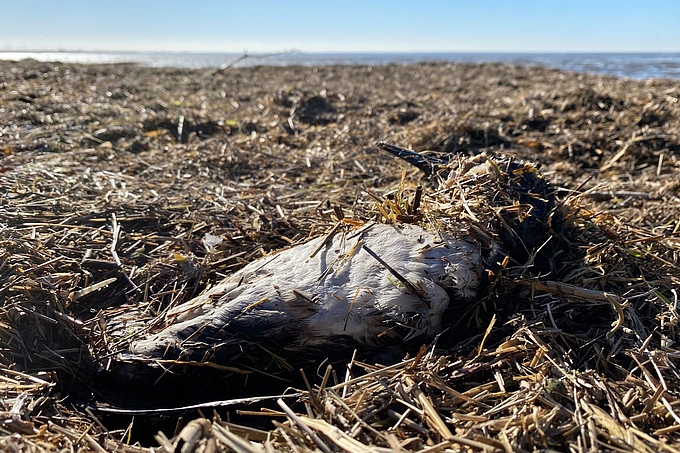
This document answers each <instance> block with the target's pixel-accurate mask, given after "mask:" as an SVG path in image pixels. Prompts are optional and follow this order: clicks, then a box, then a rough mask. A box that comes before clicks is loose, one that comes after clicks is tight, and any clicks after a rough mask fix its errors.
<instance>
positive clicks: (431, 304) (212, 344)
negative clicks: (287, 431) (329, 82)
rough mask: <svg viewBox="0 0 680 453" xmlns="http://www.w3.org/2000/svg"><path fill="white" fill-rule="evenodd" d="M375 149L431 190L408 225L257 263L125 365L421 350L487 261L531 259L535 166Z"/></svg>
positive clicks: (353, 233)
mask: <svg viewBox="0 0 680 453" xmlns="http://www.w3.org/2000/svg"><path fill="white" fill-rule="evenodd" d="M379 146H380V148H381V149H383V150H385V151H387V152H389V153H390V154H392V155H396V156H398V157H400V158H403V159H405V160H406V161H408V162H410V163H412V164H414V165H416V166H417V167H418V168H420V169H421V170H423V172H424V173H425V174H426V175H427V176H428V177H429V178H430V179H432V180H433V181H434V184H433V186H434V187H433V191H432V193H428V195H427V197H426V198H427V203H426V205H424V206H420V207H416V210H420V211H419V212H418V215H416V216H411V219H410V220H409V222H412V223H406V222H399V218H398V217H397V219H396V221H394V222H393V223H380V222H369V223H366V224H365V225H363V226H361V227H359V228H358V229H356V228H355V229H352V228H350V227H347V228H345V227H343V226H342V224H341V222H339V223H338V224H337V225H336V228H334V229H333V230H332V231H331V232H330V233H329V234H327V235H326V236H323V237H318V238H316V239H312V240H310V241H308V242H305V243H302V244H299V245H295V246H293V247H290V248H288V249H285V250H283V251H280V252H278V253H274V254H272V255H269V256H266V257H263V258H260V259H258V260H256V261H254V262H252V263H250V264H249V265H247V266H246V267H244V268H243V269H241V270H240V271H238V272H236V273H234V274H233V275H231V276H230V277H228V278H227V279H225V280H223V281H222V282H220V283H219V284H217V285H215V286H214V287H213V288H211V289H210V290H209V291H207V292H205V293H204V294H202V295H200V296H198V297H196V298H194V299H192V300H190V301H188V302H185V303H183V304H181V305H179V306H176V307H174V308H172V309H171V310H169V311H167V312H166V313H164V314H163V316H162V318H161V319H157V320H156V322H155V323H154V325H155V327H153V328H152V329H150V330H148V331H144V332H143V334H141V335H137V336H136V337H135V339H133V340H132V341H131V343H130V345H129V349H128V351H127V352H125V353H123V354H121V356H120V357H121V358H122V360H123V361H145V362H162V361H163V360H168V361H173V362H174V361H177V360H180V361H185V362H187V363H189V362H194V363H196V362H212V363H221V364H226V363H239V362H244V361H246V362H247V361H252V360H253V359H257V357H262V356H266V357H268V358H269V359H270V360H271V358H274V357H280V356H281V354H284V355H287V356H296V357H308V358H309V357H311V358H319V359H325V358H327V357H329V356H340V355H341V356H344V357H349V355H350V354H351V352H352V351H353V350H354V349H360V350H379V349H381V348H383V347H386V346H389V345H401V344H402V343H403V342H406V341H408V340H411V339H418V341H420V342H421V344H422V343H424V342H426V341H428V339H431V338H432V337H433V336H434V335H435V334H437V333H439V332H441V331H442V329H443V326H442V316H443V314H444V312H445V311H446V310H447V309H448V308H449V307H450V306H452V305H455V304H457V303H459V302H460V301H464V300H466V299H471V298H474V297H476V296H477V294H478V291H479V286H480V280H481V278H482V276H483V275H484V273H485V267H487V264H486V263H485V261H488V259H489V257H492V258H491V259H496V258H495V257H496V256H497V255H501V256H502V255H507V254H508V253H509V252H508V250H513V249H514V248H519V249H522V250H523V251H524V252H526V253H527V254H530V253H531V250H533V247H534V244H540V243H541V242H542V241H543V240H544V238H545V234H543V233H544V232H545V229H546V220H545V218H546V216H547V215H548V213H549V212H550V211H551V209H552V206H554V201H552V198H551V193H550V192H549V186H548V185H547V182H545V181H544V180H543V178H541V177H540V176H539V175H538V174H537V168H536V167H535V166H532V165H530V164H523V163H519V162H514V161H509V160H503V159H495V158H487V157H478V158H467V157H461V156H457V157H451V158H449V159H441V158H436V159H435V158H432V157H428V156H423V155H420V154H417V153H415V152H413V151H409V150H405V149H403V148H399V147H395V146H393V145H387V144H383V143H381V144H380V145H379ZM381 220H382V221H383V222H385V221H393V220H394V219H385V218H381ZM541 228H543V230H544V231H543V233H541V234H539V231H538V230H540V229H541ZM534 236H536V237H534ZM518 244H519V245H518ZM119 324H120V323H119ZM123 330H125V329H123ZM255 361H256V360H255Z"/></svg>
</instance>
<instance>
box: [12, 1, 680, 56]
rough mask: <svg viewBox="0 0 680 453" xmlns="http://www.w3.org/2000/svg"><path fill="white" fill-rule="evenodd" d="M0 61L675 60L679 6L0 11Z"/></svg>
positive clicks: (332, 5)
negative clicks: (270, 57) (419, 55)
mask: <svg viewBox="0 0 680 453" xmlns="http://www.w3.org/2000/svg"><path fill="white" fill-rule="evenodd" d="M0 11H1V12H2V13H1V16H0V50H57V49H63V50H147V51H148V50H153V51H196V52H239V53H240V52H243V51H244V50H248V51H249V52H251V53H257V52H278V51H284V50H291V49H295V50H300V51H305V52H343V51H346V52H358V51H365V52H371V51H378V52H389V51H392V52H399V51H401V52H446V51H450V52H461V51H462V52H475V51H478V52H549V51H560V52H563V51H575V52H597V51H601V52H602V51H603V52H626V51H628V52H635V51H650V52H654V51H656V52H680V26H679V24H680V1H676V0H637V1H631V0H602V1H598V0H591V1H582V0H561V1H520V0H506V1H501V0H497V1H491V0H461V1H399V0H392V1H377V0H376V1H369V0H364V1H361V0H348V1H342V0H336V1H332V2H322V1H311V0H309V1H305V0H288V1H267V0H260V1H258V0H241V1H238V2H235V1H217V0H215V1H211V0H195V1H192V0H181V1H177V0H164V1H160V0H158V1H156V0H116V1H113V0H111V1H103V0H89V1H85V0H62V1H56V0H55V1H52V0H44V1H38V0H0Z"/></svg>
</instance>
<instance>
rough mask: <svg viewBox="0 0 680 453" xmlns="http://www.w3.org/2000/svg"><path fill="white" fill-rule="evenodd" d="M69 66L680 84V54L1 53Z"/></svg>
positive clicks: (2, 56) (9, 57)
mask: <svg viewBox="0 0 680 453" xmlns="http://www.w3.org/2000/svg"><path fill="white" fill-rule="evenodd" d="M27 58H32V59H35V60H38V61H61V62H64V63H82V64H107V63H137V64H140V65H142V66H149V67H180V68H219V67H223V66H225V65H231V64H234V66H237V67H244V66H289V65H302V66H325V65H354V64H358V65H368V66H377V65H385V64H402V65H403V64H411V63H419V62H455V63H490V62H499V63H512V64H516V65H521V66H544V67H549V68H556V69H562V70H566V71H573V72H583V73H595V74H608V75H613V76H617V77H627V78H631V79H647V78H670V79H680V53H674V52H658V53H654V52H608V53H603V52H564V53H560V52H550V53H545V52H522V53H517V52H410V53H409V52H402V53H400V52H351V53H349V52H348V53H340V52H328V53H302V52H298V51H289V52H281V53H273V54H261V53H257V54H247V55H246V54H244V53H220V52H146V51H84V50H79V51H71V50H54V51H20V50H8V51H0V60H12V61H16V60H22V59H27Z"/></svg>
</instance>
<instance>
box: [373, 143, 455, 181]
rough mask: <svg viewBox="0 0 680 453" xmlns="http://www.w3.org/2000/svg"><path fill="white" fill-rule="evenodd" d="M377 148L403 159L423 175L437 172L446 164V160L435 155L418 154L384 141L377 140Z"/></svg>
mask: <svg viewBox="0 0 680 453" xmlns="http://www.w3.org/2000/svg"><path fill="white" fill-rule="evenodd" d="M378 148H380V149H381V150H382V151H385V152H387V153H390V154H391V155H393V156H396V157H398V158H400V159H404V160H405V161H406V162H408V163H409V164H411V165H413V166H415V167H416V168H418V169H419V170H420V171H422V172H423V173H425V176H428V177H429V176H432V175H435V174H437V173H438V172H439V170H440V169H441V168H442V167H444V166H446V164H447V161H445V160H443V159H437V158H436V157H432V156H428V155H426V154H419V153H417V152H415V151H411V150H409V149H405V148H401V147H399V146H396V145H391V144H389V143H385V142H379V143H378Z"/></svg>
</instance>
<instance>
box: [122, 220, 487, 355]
mask: <svg viewBox="0 0 680 453" xmlns="http://www.w3.org/2000/svg"><path fill="white" fill-rule="evenodd" d="M461 236H466V235H465V234H464V233H462V234H461ZM370 252H373V253H370ZM376 256H377V257H378V258H376ZM479 268H480V254H479V251H478V249H477V246H476V244H475V243H474V242H473V241H472V240H470V239H469V238H466V237H463V238H455V237H453V236H451V235H450V234H447V233H438V232H430V231H427V230H425V229H423V228H422V227H420V226H417V225H399V226H397V225H384V224H375V225H371V226H367V227H365V228H362V229H359V230H357V231H349V232H344V233H337V234H336V235H335V236H334V237H333V238H332V241H330V240H327V238H326V237H319V238H316V239H313V240H311V241H308V242H306V243H303V244H300V245H296V246H293V247H291V248H288V249H286V250H283V251H281V252H278V253H276V254H273V255H269V256H266V257H263V258H261V259H258V260H256V261H254V262H253V263H250V264H249V265H247V266H246V267H244V268H243V269H241V270H240V271H238V272H236V273H234V274H233V275H232V276H230V277H229V278H227V279H226V280H224V281H222V282H221V283H219V284H218V285H216V286H214V287H213V288H211V289H210V290H209V291H207V292H205V293H204V294H202V295H200V296H198V297H197V298H194V299H192V300H190V301H188V302H186V303H184V304H182V305H180V306H177V307H175V308H174V309H173V310H171V311H170V312H169V313H168V314H167V315H166V318H165V320H166V325H165V327H164V328H163V329H162V330H160V331H158V332H156V333H152V334H151V335H149V336H147V337H146V338H145V339H143V340H139V341H137V342H134V343H133V344H132V346H131V352H133V353H141V354H144V353H150V352H152V351H154V350H155V351H158V350H159V347H160V348H164V347H167V346H172V347H180V348H181V347H182V343H183V342H184V341H186V340H187V339H189V338H192V339H195V338H196V337H200V335H201V332H202V331H204V330H209V331H210V332H212V333H211V335H212V336H213V337H214V336H215V332H223V333H224V334H225V336H233V335H238V334H240V333H241V332H243V331H244V330H245V331H248V330H249V329H250V328H251V327H252V328H253V330H257V329H259V328H261V329H273V330H274V331H275V330H276V329H277V328H278V329H286V328H287V329H291V328H293V329H300V334H301V337H303V340H301V341H302V342H305V343H306V344H314V343H315V342H316V341H317V339H319V341H321V342H323V339H328V338H332V337H333V336H336V335H344V336H348V337H351V338H352V339H353V340H356V341H358V342H360V343H363V344H367V345H371V344H375V343H376V342H377V341H378V335H379V334H381V333H383V332H385V331H386V330H388V329H389V328H390V325H394V324H398V325H400V326H406V327H407V328H409V329H410V334H409V336H415V335H418V334H426V335H433V334H435V333H437V332H438V331H439V330H440V329H441V318H442V314H443V312H444V310H446V308H447V307H448V305H449V301H450V296H454V297H460V298H463V297H471V296H474V295H476V291H477V286H478V277H479V272H480V271H479ZM400 277H401V278H400ZM404 280H405V282H404ZM414 290H415V291H414ZM245 335H246V337H247V336H248V333H247V332H246V334H245ZM213 337H211V338H213ZM213 339H214V338H213ZM214 340H215V341H216V340H217V339H214ZM203 341H205V340H203Z"/></svg>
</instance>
